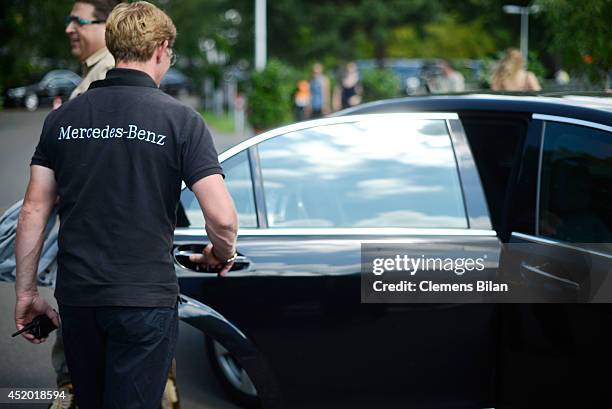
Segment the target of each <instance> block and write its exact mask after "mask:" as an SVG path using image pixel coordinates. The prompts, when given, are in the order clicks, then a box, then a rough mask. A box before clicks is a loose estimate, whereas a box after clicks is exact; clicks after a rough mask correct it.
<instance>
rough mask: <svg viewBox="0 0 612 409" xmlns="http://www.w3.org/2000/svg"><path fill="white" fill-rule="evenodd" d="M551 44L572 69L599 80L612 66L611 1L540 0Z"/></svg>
mask: <svg viewBox="0 0 612 409" xmlns="http://www.w3.org/2000/svg"><path fill="white" fill-rule="evenodd" d="M539 4H540V5H541V6H542V7H543V11H542V14H543V17H544V19H545V21H546V22H547V23H548V27H547V28H548V30H550V31H551V33H552V36H551V37H552V44H551V45H552V47H553V48H554V50H556V51H557V52H559V53H560V54H561V55H562V56H563V62H564V63H565V64H566V66H567V67H568V68H571V69H573V70H574V71H576V72H584V73H587V74H588V75H589V76H590V77H591V79H593V80H599V81H601V80H602V79H603V78H604V76H606V75H607V72H608V70H609V69H610V68H611V67H612V46H610V41H611V40H612V0H583V1H580V2H575V1H570V0H540V1H539Z"/></svg>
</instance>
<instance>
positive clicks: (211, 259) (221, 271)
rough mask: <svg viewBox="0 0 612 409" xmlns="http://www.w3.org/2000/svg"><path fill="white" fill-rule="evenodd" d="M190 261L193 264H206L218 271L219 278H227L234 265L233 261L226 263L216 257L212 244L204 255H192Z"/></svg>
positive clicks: (203, 252)
mask: <svg viewBox="0 0 612 409" xmlns="http://www.w3.org/2000/svg"><path fill="white" fill-rule="evenodd" d="M189 261H191V262H192V263H199V264H206V265H208V266H209V267H211V268H213V269H215V270H218V271H217V274H218V275H219V277H223V276H225V275H226V274H227V273H228V272H229V271H230V270H231V268H232V266H233V265H234V262H233V261H230V262H229V263H224V262H223V261H222V260H219V259H218V258H217V256H215V253H213V245H212V244H210V243H209V244H208V245H206V247H204V250H203V251H202V254H192V255H190V256H189Z"/></svg>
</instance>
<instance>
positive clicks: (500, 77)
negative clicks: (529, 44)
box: [491, 48, 542, 92]
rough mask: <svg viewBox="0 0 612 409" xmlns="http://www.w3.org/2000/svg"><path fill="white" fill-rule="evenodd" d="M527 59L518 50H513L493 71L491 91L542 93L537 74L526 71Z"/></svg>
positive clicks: (509, 51) (507, 53)
mask: <svg viewBox="0 0 612 409" xmlns="http://www.w3.org/2000/svg"><path fill="white" fill-rule="evenodd" d="M524 65H525V59H524V58H523V56H522V55H521V52H520V51H519V50H517V49H516V48H511V49H509V50H508V51H507V52H506V55H505V56H504V58H502V60H501V61H500V62H499V64H498V65H497V66H496V67H495V69H494V70H493V75H492V76H491V89H492V90H493V91H523V92H527V91H540V90H541V89H542V87H540V83H539V82H538V79H537V78H536V76H535V74H534V73H532V72H531V71H527V70H525V69H524V68H523V67H524Z"/></svg>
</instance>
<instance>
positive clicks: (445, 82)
mask: <svg viewBox="0 0 612 409" xmlns="http://www.w3.org/2000/svg"><path fill="white" fill-rule="evenodd" d="M440 68H441V69H442V81H441V85H442V90H441V91H442V92H463V91H465V78H463V74H461V73H460V72H459V71H456V70H455V69H454V68H453V67H452V66H451V65H450V63H449V62H448V61H442V63H441V65H440Z"/></svg>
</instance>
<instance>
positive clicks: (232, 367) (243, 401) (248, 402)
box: [205, 337, 261, 409]
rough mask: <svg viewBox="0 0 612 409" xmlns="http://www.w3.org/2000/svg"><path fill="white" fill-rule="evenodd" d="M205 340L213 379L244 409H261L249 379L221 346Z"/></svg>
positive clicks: (210, 339)
mask: <svg viewBox="0 0 612 409" xmlns="http://www.w3.org/2000/svg"><path fill="white" fill-rule="evenodd" d="M205 339H206V354H207V356H208V361H209V363H210V366H211V368H212V370H213V373H214V375H215V378H217V381H218V382H219V383H220V385H221V387H222V388H223V390H224V391H225V393H226V394H227V395H228V396H229V398H230V399H231V400H232V401H233V402H235V403H236V404H238V405H240V406H242V407H244V408H249V409H251V408H261V402H260V400H259V397H258V396H257V390H256V389H255V386H254V385H253V383H252V382H251V378H250V377H249V375H248V374H247V373H246V371H245V370H244V369H243V368H242V367H241V366H240V364H239V363H238V362H237V361H236V359H234V358H233V357H232V355H231V354H230V353H229V351H228V350H227V349H225V347H223V345H221V344H220V343H218V342H217V341H215V340H214V339H212V338H210V337H205Z"/></svg>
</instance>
